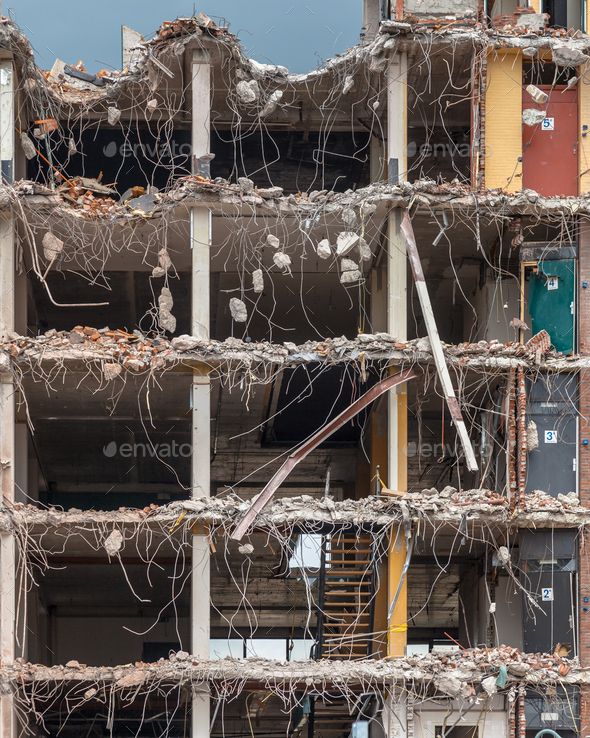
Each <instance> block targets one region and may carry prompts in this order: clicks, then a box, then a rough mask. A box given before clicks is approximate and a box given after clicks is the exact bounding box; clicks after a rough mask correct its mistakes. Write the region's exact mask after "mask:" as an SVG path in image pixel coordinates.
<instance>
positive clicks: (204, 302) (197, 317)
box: [190, 51, 211, 738]
mask: <svg viewBox="0 0 590 738" xmlns="http://www.w3.org/2000/svg"><path fill="white" fill-rule="evenodd" d="M210 80H211V66H210V64H209V58H208V57H207V55H206V54H205V53H204V52H202V51H195V52H193V59H192V162H193V174H199V175H201V176H208V174H209V171H208V166H209V164H208V162H209V157H208V154H209V135H210V133H209V129H210V105H211V102H210V95H211V81H210ZM190 218H191V222H190V225H191V235H190V238H191V249H192V275H193V276H192V311H191V333H192V335H193V336H197V337H199V338H209V322H210V316H209V281H210V268H209V264H210V245H211V214H210V212H209V210H207V208H200V207H195V208H192V210H191V215H190ZM210 395H211V386H210V380H209V376H208V375H207V374H206V373H202V372H199V371H198V370H196V371H195V373H194V374H193V384H192V451H193V454H192V481H191V486H192V495H193V497H209V495H210V484H211V469H210V453H211V443H210V432H211V431H210V423H211V418H210V415H211V404H210ZM210 612H211V596H210V547H209V536H208V531H206V530H199V531H197V532H196V533H195V535H194V536H193V560H192V589H191V651H192V654H193V656H195V657H196V658H200V659H208V658H209V636H210ZM209 720H210V707H209V691H208V689H206V688H204V689H200V690H198V691H195V692H194V694H193V699H192V711H191V724H192V738H205V737H206V736H209Z"/></svg>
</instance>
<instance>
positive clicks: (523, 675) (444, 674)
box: [0, 646, 590, 708]
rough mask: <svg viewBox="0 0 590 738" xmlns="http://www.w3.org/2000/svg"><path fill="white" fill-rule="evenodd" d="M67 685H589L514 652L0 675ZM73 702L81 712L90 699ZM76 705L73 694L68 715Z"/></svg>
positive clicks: (453, 692) (462, 694) (476, 689)
mask: <svg viewBox="0 0 590 738" xmlns="http://www.w3.org/2000/svg"><path fill="white" fill-rule="evenodd" d="M60 683H62V684H64V686H65V687H66V688H67V686H68V685H69V684H71V683H86V684H88V685H94V688H95V689H97V688H98V689H109V690H114V691H124V690H126V689H129V688H133V689H134V690H135V691H136V692H137V688H138V687H139V686H142V699H143V698H144V695H145V692H144V690H145V689H149V688H150V686H151V685H153V687H154V688H156V687H157V686H158V685H160V684H163V683H166V684H170V685H178V686H188V687H192V688H195V687H198V686H200V685H204V684H206V683H208V684H210V685H211V687H212V689H213V690H215V688H216V686H217V687H220V686H221V684H222V685H223V694H224V695H226V696H227V694H239V693H240V692H241V691H242V690H243V689H244V688H245V687H247V685H248V683H256V684H260V685H263V687H264V689H266V690H268V691H269V692H276V693H278V694H283V695H285V693H286V692H288V693H292V690H293V689H294V688H297V689H298V690H301V691H303V692H305V693H309V694H314V693H316V692H317V691H318V690H319V691H323V690H325V688H326V684H330V685H332V686H333V687H334V688H336V689H338V690H341V691H343V692H348V691H350V690H354V689H355V688H357V689H358V687H359V686H360V687H362V688H363V689H364V691H369V689H368V688H369V687H370V689H373V690H374V689H379V690H388V689H391V690H393V691H394V693H398V692H397V690H395V686H401V687H403V689H402V690H401V691H400V692H399V694H400V695H401V694H402V692H406V690H409V694H410V695H411V694H412V693H416V694H420V693H422V694H423V691H424V689H425V688H427V689H429V690H431V691H432V692H435V693H438V694H442V695H445V696H448V697H454V698H464V699H469V698H474V697H476V695H479V697H481V698H485V697H486V696H492V695H494V694H496V693H500V694H501V693H507V692H508V691H509V690H510V689H511V688H512V687H517V686H519V685H528V686H534V687H536V688H539V689H540V690H543V688H544V687H547V688H549V687H550V686H554V685H555V684H556V683H560V684H562V685H565V684H568V685H575V684H588V683H590V669H588V668H582V667H581V666H579V665H578V664H577V663H576V662H574V661H571V660H568V659H564V658H560V657H558V656H554V655H552V654H527V653H522V652H520V651H518V650H517V649H515V648H511V647H507V646H500V647H499V648H481V649H477V648H476V649H465V650H461V651H456V652H450V653H448V652H445V653H444V654H440V655H438V654H435V653H430V654H427V655H423V656H411V657H410V656H406V657H401V658H388V659H374V660H350V661H338V660H321V661H289V662H286V661H270V660H265V659H260V658H248V659H232V658H224V659H220V660H200V659H196V658H193V657H192V656H191V655H190V654H188V653H186V652H182V651H180V652H178V653H177V654H171V656H170V658H169V659H160V660H159V661H158V662H156V663H151V664H149V663H144V662H136V663H135V664H124V665H121V666H111V667H105V666H86V665H84V664H80V663H78V662H77V661H70V662H68V663H67V664H65V665H58V666H42V665H40V664H31V663H27V662H25V661H23V660H20V659H17V660H16V661H15V662H13V663H4V664H3V665H2V667H0V685H1V690H2V692H4V693H8V692H10V691H19V692H20V693H21V694H22V695H24V696H25V699H26V692H27V687H29V686H30V687H31V688H34V690H35V695H36V697H37V698H39V697H40V694H39V687H40V685H42V684H46V685H47V686H48V687H49V686H50V685H51V687H52V688H53V687H55V686H56V685H58V684H60ZM77 694H79V700H80V704H81V703H83V702H85V701H86V700H88V699H89V698H91V697H94V696H95V695H96V691H94V692H93V693H92V694H90V695H88V694H87V693H84V694H82V692H79V693H77ZM74 704H75V697H74V694H71V702H70V708H72V707H74Z"/></svg>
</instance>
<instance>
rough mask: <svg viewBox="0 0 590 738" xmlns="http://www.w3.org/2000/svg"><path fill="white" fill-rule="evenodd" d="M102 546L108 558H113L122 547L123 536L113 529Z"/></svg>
mask: <svg viewBox="0 0 590 738" xmlns="http://www.w3.org/2000/svg"><path fill="white" fill-rule="evenodd" d="M102 545H103V547H104V550H105V551H106V552H107V554H108V555H109V556H115V555H116V554H118V553H119V551H120V550H121V547H122V546H123V534H122V533H121V531H120V530H118V529H116V528H115V530H113V531H112V532H111V533H110V534H109V535H108V536H107V537H106V538H105V540H104V543H103V544H102Z"/></svg>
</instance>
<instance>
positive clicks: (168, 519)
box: [0, 488, 590, 536]
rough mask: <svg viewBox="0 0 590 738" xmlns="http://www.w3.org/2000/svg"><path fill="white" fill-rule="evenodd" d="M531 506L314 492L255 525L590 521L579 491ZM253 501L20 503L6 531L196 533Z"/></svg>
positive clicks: (494, 498)
mask: <svg viewBox="0 0 590 738" xmlns="http://www.w3.org/2000/svg"><path fill="white" fill-rule="evenodd" d="M525 502H526V508H525V509H524V510H521V511H515V512H512V511H511V510H510V506H509V503H508V501H507V500H506V498H504V497H502V496H501V495H499V494H497V493H495V492H491V491H486V490H463V491H461V492H459V491H457V490H454V489H453V488H445V489H444V490H440V491H439V492H437V491H435V490H424V491H423V492H421V493H408V494H406V495H404V496H399V497H398V496H389V495H388V496H387V497H366V498H362V499H359V500H352V499H346V500H340V501H339V500H334V499H333V498H331V497H324V498H320V499H318V498H313V497H311V496H309V495H302V496H297V497H280V498H277V499H275V500H274V501H273V502H272V503H271V504H270V505H269V506H268V507H267V508H266V509H265V510H264V511H263V512H262V513H261V514H260V516H259V518H258V519H257V522H256V530H277V529H287V530H288V529H289V528H293V527H295V528H312V529H313V528H317V529H321V528H322V527H326V526H344V527H363V526H364V527H368V526H378V527H385V528H387V527H390V526H392V525H399V524H400V523H402V522H403V521H411V522H412V523H414V524H415V525H420V526H422V529H423V530H424V528H425V527H426V526H428V525H429V524H430V525H432V526H436V527H437V528H438V527H439V526H441V525H443V524H448V525H450V526H456V527H460V526H467V527H466V528H465V533H466V534H467V533H468V531H469V530H470V529H472V530H473V529H478V528H486V527H490V528H494V527H496V528H500V529H518V528H578V527H582V526H586V525H590V510H589V509H586V508H584V507H581V506H580V505H579V503H578V502H577V498H575V496H574V495H573V494H572V495H569V496H564V495H560V498H558V499H557V498H554V497H550V496H549V495H547V494H546V493H544V492H541V491H536V492H534V493H530V494H529V495H527V498H526V500H525ZM250 504H251V500H241V499H240V498H239V497H237V496H236V495H229V496H223V497H213V498H206V497H202V498H195V499H189V500H181V501H177V502H171V503H169V504H167V505H163V506H161V507H158V506H152V507H148V508H144V509H134V508H121V509H119V510H113V511H101V510H86V511H82V510H78V509H73V510H61V509H56V508H48V509H41V508H37V507H35V506H33V505H23V504H16V505H14V506H10V507H7V506H6V505H5V506H2V507H0V530H3V531H14V530H18V529H21V528H24V529H27V530H28V531H29V533H28V535H33V532H32V531H34V530H37V531H38V534H39V535H43V533H44V532H46V531H47V530H70V531H72V532H76V530H78V531H79V532H82V531H84V530H85V529H86V530H87V529H88V528H93V527H96V528H103V529H104V530H105V533H106V531H110V530H111V529H112V528H114V527H117V528H119V527H121V528H122V527H126V526H127V527H134V526H138V527H144V526H145V527H147V528H150V529H155V530H158V529H159V530H160V531H161V532H162V534H163V535H166V536H169V535H172V534H173V533H174V532H175V531H185V532H186V531H190V530H191V529H192V528H193V526H195V525H198V524H200V525H204V526H209V527H210V528H211V529H212V530H218V531H220V532H221V531H222V530H225V529H228V528H231V526H232V525H233V524H234V523H235V522H236V521H237V520H238V518H239V517H240V516H241V515H243V514H244V512H245V511H246V510H247V509H248V508H249V506H250Z"/></svg>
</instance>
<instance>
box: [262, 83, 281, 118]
mask: <svg viewBox="0 0 590 738" xmlns="http://www.w3.org/2000/svg"><path fill="white" fill-rule="evenodd" d="M282 97H283V91H282V90H275V91H274V92H273V93H272V94H271V95H270V97H269V98H268V100H267V101H266V104H265V106H264V107H263V108H262V110H261V111H260V117H261V118H266V117H267V116H269V115H270V114H271V113H274V111H275V110H276V109H277V105H278V104H279V103H280V101H281V99H282Z"/></svg>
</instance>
